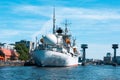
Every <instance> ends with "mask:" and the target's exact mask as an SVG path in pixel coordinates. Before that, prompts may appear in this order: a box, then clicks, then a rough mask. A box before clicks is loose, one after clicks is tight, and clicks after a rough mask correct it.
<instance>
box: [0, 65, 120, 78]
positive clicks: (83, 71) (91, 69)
mask: <svg viewBox="0 0 120 80" xmlns="http://www.w3.org/2000/svg"><path fill="white" fill-rule="evenodd" d="M0 80H120V66H118V67H113V66H78V67H53V68H51V67H50V68H48V67H45V68H43V67H35V66H32V67H31V66H29V67H24V66H22V67H21V66H19V67H0Z"/></svg>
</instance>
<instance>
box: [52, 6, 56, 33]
mask: <svg viewBox="0 0 120 80" xmlns="http://www.w3.org/2000/svg"><path fill="white" fill-rule="evenodd" d="M55 20H56V19H55V7H54V8H53V34H55Z"/></svg>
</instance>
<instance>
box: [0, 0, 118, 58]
mask: <svg viewBox="0 0 120 80" xmlns="http://www.w3.org/2000/svg"><path fill="white" fill-rule="evenodd" d="M119 4H120V0H0V42H2V43H15V42H16V41H20V40H29V41H34V42H35V38H36V36H37V37H38V39H39V38H41V36H42V35H45V34H49V33H52V19H53V18H52V17H53V7H54V6H55V10H56V26H58V27H62V28H64V22H65V20H68V22H69V23H70V25H68V28H69V32H70V33H71V34H72V38H76V42H77V45H78V48H79V50H81V44H88V49H86V55H87V56H86V57H87V58H94V59H103V56H106V53H107V52H110V53H111V54H112V56H113V49H112V44H119V43H120V5H119ZM117 55H118V56H120V48H118V49H117Z"/></svg>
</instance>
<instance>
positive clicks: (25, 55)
mask: <svg viewBox="0 0 120 80" xmlns="http://www.w3.org/2000/svg"><path fill="white" fill-rule="evenodd" d="M15 49H16V51H17V52H18V53H19V59H20V60H28V59H29V49H28V48H27V47H26V46H25V44H24V43H19V44H15Z"/></svg>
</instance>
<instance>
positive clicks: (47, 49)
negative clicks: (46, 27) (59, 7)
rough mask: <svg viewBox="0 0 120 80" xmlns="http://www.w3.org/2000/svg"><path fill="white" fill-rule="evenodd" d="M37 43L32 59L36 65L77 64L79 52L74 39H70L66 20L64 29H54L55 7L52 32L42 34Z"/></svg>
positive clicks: (62, 65) (58, 65) (59, 65)
mask: <svg viewBox="0 0 120 80" xmlns="http://www.w3.org/2000/svg"><path fill="white" fill-rule="evenodd" d="M40 42H41V44H39V45H38V46H37V47H36V48H35V50H34V51H33V59H34V61H35V63H36V64H37V65H38V66H48V67H64V66H77V65H78V59H79V56H80V52H79V50H78V49H77V47H76V43H75V39H74V40H71V35H70V34H69V33H68V29H67V21H66V22H65V30H64V31H63V30H62V29H61V28H58V29H55V9H54V14H53V33H52V34H47V35H45V36H42V38H41V39H40Z"/></svg>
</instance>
